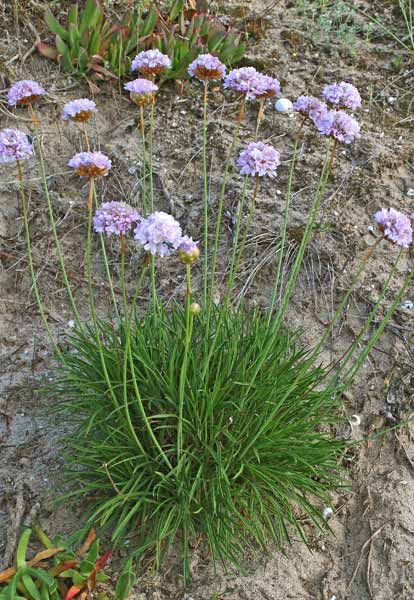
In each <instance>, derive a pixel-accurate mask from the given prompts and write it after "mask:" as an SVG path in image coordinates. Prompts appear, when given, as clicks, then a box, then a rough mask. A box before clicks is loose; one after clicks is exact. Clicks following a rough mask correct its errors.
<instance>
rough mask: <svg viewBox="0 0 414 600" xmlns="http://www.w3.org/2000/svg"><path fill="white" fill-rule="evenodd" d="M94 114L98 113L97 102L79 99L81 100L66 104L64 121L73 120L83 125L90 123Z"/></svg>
mask: <svg viewBox="0 0 414 600" xmlns="http://www.w3.org/2000/svg"><path fill="white" fill-rule="evenodd" d="M93 113H96V104H95V102H93V100H89V99H88V98H79V100H72V101H71V102H68V103H67V104H65V106H64V107H63V116H62V118H63V120H64V121H69V120H71V121H76V122H77V123H82V122H83V121H88V120H89V119H90V118H91V116H92V114H93Z"/></svg>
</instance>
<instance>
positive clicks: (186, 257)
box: [177, 235, 200, 265]
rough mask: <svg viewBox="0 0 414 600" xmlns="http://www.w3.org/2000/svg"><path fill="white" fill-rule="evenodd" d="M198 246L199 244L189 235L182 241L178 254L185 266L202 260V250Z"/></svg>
mask: <svg viewBox="0 0 414 600" xmlns="http://www.w3.org/2000/svg"><path fill="white" fill-rule="evenodd" d="M197 244H198V242H194V241H193V239H192V238H190V237H188V236H187V235H186V236H184V237H183V238H182V239H181V244H180V246H179V248H178V251H177V254H178V258H179V259H180V262H182V264H183V265H192V264H193V263H195V262H196V261H197V260H198V259H199V258H200V249H199V248H198V246H197Z"/></svg>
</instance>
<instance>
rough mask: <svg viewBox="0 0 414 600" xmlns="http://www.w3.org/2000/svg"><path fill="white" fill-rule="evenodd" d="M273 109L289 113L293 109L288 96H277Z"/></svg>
mask: <svg viewBox="0 0 414 600" xmlns="http://www.w3.org/2000/svg"><path fill="white" fill-rule="evenodd" d="M275 109H276V110H277V112H279V113H290V112H292V111H293V104H292V102H291V101H290V100H289V99H288V98H279V100H277V101H276V103H275Z"/></svg>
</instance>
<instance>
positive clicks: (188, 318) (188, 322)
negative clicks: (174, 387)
mask: <svg viewBox="0 0 414 600" xmlns="http://www.w3.org/2000/svg"><path fill="white" fill-rule="evenodd" d="M186 272H187V291H186V295H185V298H186V305H185V342H184V357H183V362H182V365H181V372H180V384H179V396H178V433H177V464H179V462H180V458H181V454H182V451H183V413H184V399H185V385H186V380H187V369H188V354H189V349H190V344H191V337H192V329H193V316H192V314H191V312H190V304H191V266H190V265H186Z"/></svg>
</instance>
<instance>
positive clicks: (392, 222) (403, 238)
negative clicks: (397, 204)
mask: <svg viewBox="0 0 414 600" xmlns="http://www.w3.org/2000/svg"><path fill="white" fill-rule="evenodd" d="M374 219H375V220H376V222H377V223H378V225H379V228H380V230H381V231H382V233H383V235H384V237H385V238H387V240H389V241H390V242H393V243H394V244H396V245H397V246H401V247H402V248H408V246H409V245H410V244H411V243H412V241H413V228H412V225H411V221H410V219H409V218H408V217H407V216H406V215H404V214H403V213H401V212H399V211H398V210H395V208H383V209H381V210H379V211H378V212H376V213H375V215H374Z"/></svg>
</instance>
